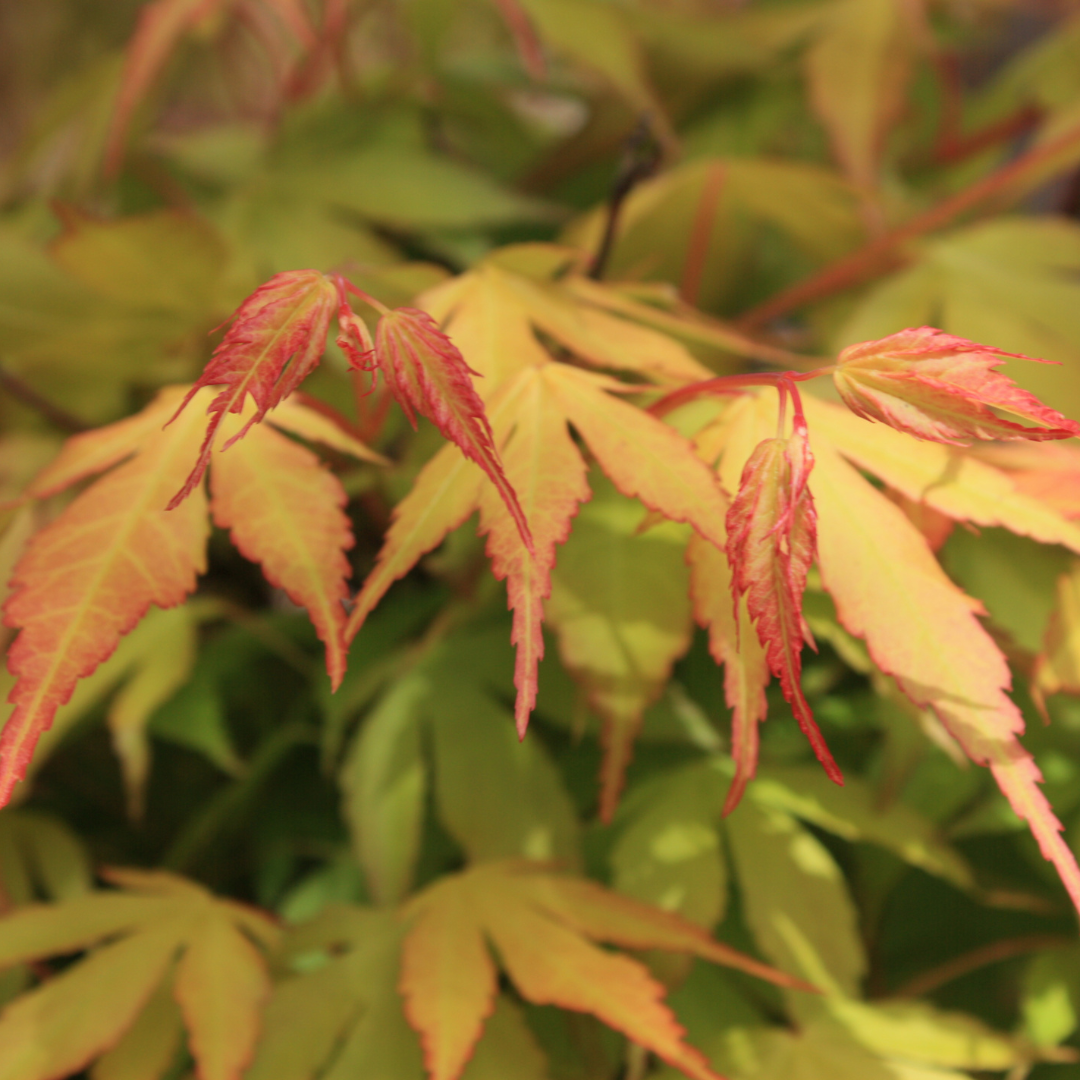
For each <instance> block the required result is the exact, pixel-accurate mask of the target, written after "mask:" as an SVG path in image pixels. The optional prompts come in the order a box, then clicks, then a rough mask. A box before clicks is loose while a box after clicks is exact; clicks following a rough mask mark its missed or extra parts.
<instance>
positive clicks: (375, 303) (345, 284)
mask: <svg viewBox="0 0 1080 1080" xmlns="http://www.w3.org/2000/svg"><path fill="white" fill-rule="evenodd" d="M333 280H334V284H335V285H337V290H338V296H339V297H340V298H341V302H342V303H343V304H347V303H348V301H347V300H346V299H345V294H346V293H352V294H353V296H357V297H359V298H360V299H361V300H363V301H364V303H365V304H367V305H368V306H370V307H373V308H374V309H375V310H376V311H377V312H378V313H379V314H380V315H389V314H390V309H389V308H388V307H387V306H386V305H385V304H384V303H383V302H382V301H381V300H376V299H375V297H374V296H372V295H371V294H370V293H366V292H364V290H363V289H360V288H357V287H356V286H355V285H354V284H353V283H352V282H351V281H350V280H349V279H348V278H347V277H345V275H344V274H335V275H334V279H333Z"/></svg>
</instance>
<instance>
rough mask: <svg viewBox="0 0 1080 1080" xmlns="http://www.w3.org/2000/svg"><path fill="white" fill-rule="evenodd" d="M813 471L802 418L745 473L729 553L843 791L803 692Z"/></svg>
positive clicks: (785, 685)
mask: <svg viewBox="0 0 1080 1080" xmlns="http://www.w3.org/2000/svg"><path fill="white" fill-rule="evenodd" d="M813 464H814V458H813V455H812V454H811V452H810V445H809V442H808V439H807V429H806V422H805V420H804V419H803V418H802V417H801V415H797V416H796V417H795V422H794V430H793V432H792V434H791V436H790V437H789V438H786V439H785V438H771V439H765V440H763V441H762V442H760V443H759V444H758V445H757V447H756V448H755V449H754V452H753V453H752V454H751V455H750V457H749V459H748V460H747V462H746V465H745V466H744V467H743V473H742V479H741V481H740V483H739V492H738V494H737V495H736V496H735V499H734V501H733V502H732V504H731V508H730V509H729V510H728V514H727V522H726V524H727V530H728V539H727V545H726V551H727V556H728V561H729V562H730V563H731V570H732V584H733V590H732V591H733V594H734V599H735V604H736V605H738V603H739V599H740V598H741V597H742V596H743V594H745V595H746V600H747V608H748V610H749V613H750V617H751V618H752V619H753V620H754V624H755V626H756V629H757V633H758V637H759V638H760V639H761V643H762V645H763V646H764V648H765V657H766V660H767V662H768V665H769V670H770V671H771V672H772V673H773V674H774V675H775V676H777V677H778V678H779V680H780V686H781V688H782V689H783V692H784V697H785V698H787V700H788V702H789V703H790V705H791V707H792V711H793V712H794V713H795V719H796V720H797V721H798V722H799V727H800V728H802V730H803V733H804V734H805V735H806V737H807V738H808V739H809V740H810V745H811V746H812V747H813V749H814V753H815V754H816V755H817V758H818V760H819V761H820V762H821V763H822V765H824V766H825V771H826V772H827V773H828V774H829V776H830V777H831V778H832V779H833V780H835V781H836V782H837V783H838V784H840V783H843V778H842V776H841V774H840V769H839V767H838V766H837V764H836V762H835V761H834V760H833V757H832V754H831V753H830V752H829V748H828V747H827V746H826V745H825V740H824V739H823V738H822V735H821V732H820V730H819V729H818V726H817V723H816V722H815V721H814V716H813V713H812V712H811V711H810V706H809V705H808V704H807V701H806V698H805V697H804V696H803V692H802V688H801V686H800V678H801V671H802V666H801V663H800V660H799V653H800V651H801V649H802V645H803V642H804V641H805V642H806V643H807V644H808V645H811V646H813V638H812V637H811V635H810V630H809V627H807V625H806V621H805V620H804V619H803V617H802V594H803V592H804V591H805V589H806V574H807V571H808V570H809V568H810V563H811V562H812V560H813V558H814V553H815V542H816V537H817V513H816V511H815V509H814V500H813V496H812V495H811V494H810V489H809V487H808V486H807V481H808V479H809V477H810V470H811V468H812V467H813ZM737 610H738V609H737V607H736V616H735V617H736V618H737V617H738V615H737ZM748 754H749V747H747V748H746V749H745V750H744V751H743V756H742V757H741V759H740V767H741V768H740V776H739V778H738V779H739V782H741V784H742V785H745V782H746V778H747V777H746V769H747V768H748V767H752V766H750V763H749V761H748V759H747V755H748ZM736 797H737V794H736Z"/></svg>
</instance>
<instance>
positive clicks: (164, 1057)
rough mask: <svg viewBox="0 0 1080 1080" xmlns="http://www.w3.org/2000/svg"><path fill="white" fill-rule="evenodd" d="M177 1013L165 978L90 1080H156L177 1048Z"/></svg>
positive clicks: (179, 1020)
mask: <svg viewBox="0 0 1080 1080" xmlns="http://www.w3.org/2000/svg"><path fill="white" fill-rule="evenodd" d="M183 1033H184V1025H183V1020H182V1018H181V1016H180V1010H179V1008H178V1007H177V1005H176V1002H175V1000H173V996H172V987H171V986H170V985H169V981H168V980H167V979H166V980H164V981H163V982H162V983H160V984H159V985H158V987H157V989H156V990H155V991H154V992H153V994H151V996H150V1000H149V1001H148V1002H147V1003H146V1006H145V1007H144V1008H143V1010H142V1012H141V1013H139V1015H138V1017H137V1018H136V1020H135V1023H133V1024H132V1025H131V1027H129V1028H128V1030H127V1032H126V1034H125V1035H124V1037H123V1038H122V1039H121V1040H120V1041H119V1042H118V1043H117V1044H116V1045H115V1046H114V1047H112V1048H111V1049H110V1050H108V1051H107V1052H106V1053H105V1054H103V1055H102V1056H101V1057H100V1058H99V1059H98V1060H97V1062H96V1063H95V1064H94V1067H93V1068H92V1069H91V1070H90V1077H91V1080H159V1078H160V1077H161V1076H162V1075H163V1074H164V1072H165V1070H166V1069H167V1068H168V1067H169V1066H170V1065H171V1064H172V1062H173V1059H174V1058H175V1057H176V1053H177V1051H178V1050H179V1049H180V1040H181V1036H182V1035H183Z"/></svg>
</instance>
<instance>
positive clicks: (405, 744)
mask: <svg viewBox="0 0 1080 1080" xmlns="http://www.w3.org/2000/svg"><path fill="white" fill-rule="evenodd" d="M431 689H432V687H431V680H430V678H429V676H428V675H426V674H425V673H424V672H422V671H416V670H413V671H411V672H409V673H408V674H407V675H405V676H404V678H402V679H399V680H398V681H397V682H395V683H394V684H393V685H392V686H391V687H390V689H389V690H388V691H387V692H386V693H385V694H384V695H383V697H382V698H381V699H380V701H379V703H378V705H376V706H375V708H374V709H372V711H371V712H370V713H369V714H368V716H367V717H366V718H365V719H364V721H363V724H362V725H361V728H360V730H359V732H358V733H357V735H356V737H355V738H354V740H353V742H352V745H351V747H350V748H349V751H348V753H347V755H346V758H345V763H344V765H343V766H342V769H341V773H340V775H339V783H340V784H341V788H342V796H343V812H344V816H345V820H346V823H347V824H348V826H349V831H350V834H351V836H352V842H353V850H354V851H355V852H356V857H357V860H358V861H359V863H360V865H361V866H362V867H363V868H364V873H365V874H366V875H367V882H368V888H369V889H370V891H371V895H372V897H373V898H374V899H375V900H376V902H378V903H380V904H392V903H396V902H397V901H399V900H401V899H402V898H403V897H404V896H405V895H406V894H407V893H408V891H409V887H410V885H411V882H412V874H413V869H414V867H415V865H416V859H417V856H418V854H419V850H420V840H421V831H422V829H423V824H424V809H425V803H426V799H427V765H426V762H425V760H424V756H423V746H422V737H421V735H422V733H421V715H420V710H421V708H422V706H423V705H424V703H425V701H426V700H427V699H428V697H429V695H430V694H431Z"/></svg>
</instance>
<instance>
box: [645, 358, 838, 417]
mask: <svg viewBox="0 0 1080 1080" xmlns="http://www.w3.org/2000/svg"><path fill="white" fill-rule="evenodd" d="M834 366H835V365H833V364H829V365H828V366H827V367H821V368H815V369H814V370H813V371H758V372H750V373H748V374H745V375H718V376H717V377H716V378H715V379H704V380H702V381H701V382H696V383H691V384H690V385H689V386H681V387H679V389H678V390H673V391H672V392H671V393H670V394H665V395H664V397H662V398H660V400H659V401H655V402H653V404H652V405H650V406H649V412H650V413H652V415H653V416H656V417H661V416H667V414H668V413H670V412H672V411H673V410H675V409H677V408H679V407H680V406H681V405H686V404H689V402H691V401H697V399H698V398H703V397H711V396H713V395H715V394H738V393H740V392H741V391H742V390H743V389H744V388H745V387H748V386H775V387H777V389H780V388H781V387H783V391H782V392H781V399H782V398H783V393H784V392H789V393H792V394H794V396H795V403H796V404H795V407H796V416H802V402H801V401H800V400H799V398H798V394H796V393H795V385H794V384H795V383H797V382H806V381H807V379H816V378H817V377H818V376H820V375H829V374H831V372H832V371H833V368H834Z"/></svg>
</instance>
